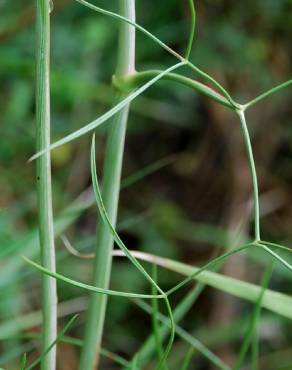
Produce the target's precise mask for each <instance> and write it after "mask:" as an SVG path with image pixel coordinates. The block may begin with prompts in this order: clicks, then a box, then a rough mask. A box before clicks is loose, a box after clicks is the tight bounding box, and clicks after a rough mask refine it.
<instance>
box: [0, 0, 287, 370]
mask: <svg viewBox="0 0 292 370" xmlns="http://www.w3.org/2000/svg"><path fill="white" fill-rule="evenodd" d="M92 2H93V3H94V4H96V5H99V6H101V7H104V8H106V9H110V10H113V11H117V1H116V0H114V1H110V2H109V1H105V0H99V1H92ZM136 3H137V22H138V23H139V24H141V25H143V26H144V27H145V28H147V29H148V30H150V31H151V32H153V33H154V34H155V35H156V36H158V37H159V38H160V39H162V40H163V41H164V42H165V43H167V44H168V45H169V46H171V47H172V48H173V49H175V50H177V51H178V52H180V53H184V50H185V48H186V43H187V38H188V31H189V23H190V14H189V8H188V2H187V1H186V0H180V1H178V0H167V1H166V0H164V1H153V0H144V1H142V0H137V1H136ZM34 7H35V2H34V1H31V0H26V1H22V0H14V1H13V2H11V1H7V0H1V1H0V12H1V17H0V42H1V48H0V81H1V91H0V97H1V98H0V111H1V116H0V120H1V141H0V170H1V176H0V188H1V192H0V205H1V210H0V241H1V253H0V255H1V256H2V259H1V270H3V273H2V277H1V280H2V283H1V284H2V285H1V292H0V318H1V323H0V339H1V344H0V352H1V355H0V366H2V367H4V368H5V369H16V368H18V367H17V363H18V361H19V358H20V356H21V354H22V353H23V352H24V351H29V358H30V359H33V358H35V357H36V356H37V354H38V349H39V345H38V341H35V340H32V339H27V338H25V339H24V338H21V336H20V333H22V334H25V333H32V332H33V333H35V334H39V332H40V330H41V329H40V322H39V313H38V310H39V309H40V275H39V274H38V273H34V274H32V273H30V270H31V269H30V268H27V267H26V266H25V264H24V263H23V262H22V261H21V259H20V257H19V255H20V254H26V249H25V248H28V245H29V243H30V245H29V246H30V248H33V249H37V248H38V247H37V245H36V243H35V239H33V238H35V231H34V230H35V227H36V222H37V221H36V217H37V213H36V197H35V164H34V163H30V164H28V163H27V160H28V158H29V157H30V156H31V155H32V154H33V153H34V152H35V103H34V99H35V98H34V93H35V61H34V56H35V27H34V21H35V11H34ZM196 10H197V27H196V39H195V42H194V48H193V51H192V53H191V59H192V61H194V63H195V64H196V65H198V66H199V67H200V68H202V69H203V70H205V71H206V72H208V73H209V74H210V75H211V76H213V77H214V78H216V79H217V80H218V81H219V82H220V83H221V84H222V85H223V86H224V87H226V89H227V90H228V91H229V92H230V94H231V96H232V97H233V98H234V99H235V100H237V101H239V102H241V103H244V102H247V101H248V100H251V99H252V98H254V97H256V96H257V95H259V94H260V93H262V92H264V91H265V90H267V89H269V88H271V87H273V86H275V85H276V84H278V83H280V82H283V81H285V80H288V79H289V78H291V67H292V66H291V60H292V43H291V25H292V2H291V0H252V1H251V0H245V1H236V2H234V1H228V0H203V1H198V2H197V4H196ZM117 31H118V23H117V21H115V20H113V19H111V18H108V17H105V16H102V15H99V14H97V13H95V12H93V11H91V10H89V9H87V8H85V7H83V6H81V5H80V4H78V3H76V2H74V1H73V0H54V9H53V12H52V55H51V78H52V80H51V102H52V141H56V140H57V139H59V138H61V137H63V136H65V135H66V134H68V133H70V132H72V131H74V130H75V129H77V128H79V127H81V126H82V125H84V124H86V123H89V122H90V121H92V120H93V119H95V118H96V117H98V116H99V115H101V114H102V113H103V112H105V111H106V110H107V109H108V108H109V107H110V106H111V103H112V97H113V91H112V88H111V76H112V75H113V73H114V69H115V63H116V55H117ZM136 60H137V64H136V66H137V70H146V69H151V68H159V69H162V68H165V67H167V66H170V65H171V64H173V63H174V62H175V60H174V58H173V57H172V56H171V55H169V54H167V53H166V52H165V51H164V50H162V49H161V48H159V46H157V45H156V44H154V43H153V41H151V40H150V39H148V38H146V36H144V35H143V34H141V33H139V32H138V33H137V59H136ZM183 72H185V73H186V74H187V75H189V76H191V77H192V78H197V76H196V75H195V74H194V73H193V72H192V71H191V72H189V71H188V70H184V71H183ZM291 97H292V92H291V89H290V90H289V89H287V90H283V91H282V92H281V93H279V94H277V95H275V96H273V97H271V98H269V99H266V100H265V101H262V102H261V103H259V104H258V105H257V106H254V107H253V108H251V109H250V110H249V111H248V113H247V122H248V126H249V128H250V132H251V136H252V143H253V148H254V154H255V159H256V164H257V171H258V176H259V184H260V195H261V212H262V234H263V237H264V239H269V240H273V241H278V242H281V243H285V244H286V245H288V246H289V243H290V245H291V239H292V227H291V226H292V207H291V204H292V202H291V198H292V196H291V195H292V194H291V188H292V185H291V181H292V167H291V157H292V145H291V143H292V125H291V123H292V122H291V116H292V104H291V103H292V100H291ZM97 135H98V137H97V154H98V172H99V175H100V176H101V175H102V162H103V155H104V145H105V129H104V126H103V127H101V128H100V129H98V130H97ZM89 142H90V135H87V136H86V137H82V138H81V139H78V140H76V141H74V142H72V143H70V144H68V145H66V146H63V147H61V148H60V149H57V150H55V151H53V152H52V167H53V191H54V210H55V215H58V214H60V212H61V211H62V210H63V209H64V208H65V207H67V206H68V205H69V204H70V203H71V202H72V201H73V200H74V199H75V198H76V197H78V196H79V195H80V194H81V193H83V192H84V191H86V189H88V187H90V184H91V179H90V173H89ZM152 164H154V167H156V170H153V168H152V167H150V170H151V169H152V170H151V171H150V172H151V173H150V174H148V175H147V171H146V173H145V174H144V175H142V177H141V179H140V180H139V181H136V182H135V183H132V184H129V185H128V186H125V188H124V189H123V190H122V192H121V198H120V210H119V229H120V233H121V236H122V238H123V240H124V241H125V242H126V244H127V245H128V246H129V247H130V248H132V249H139V250H143V251H147V252H151V253H155V254H158V255H163V256H167V257H170V258H175V259H178V260H180V261H185V262H188V263H190V264H194V265H199V264H202V263H203V262H204V261H206V260H208V259H210V258H211V257H212V256H214V255H215V254H217V253H219V252H220V251H223V250H224V247H226V246H227V245H228V246H235V245H239V244H241V243H242V241H243V240H246V239H249V237H250V235H251V234H250V231H251V221H252V220H251V179H250V176H249V168H248V163H247V159H246V153H245V149H244V146H243V142H242V137H241V133H240V127H239V122H238V120H237V118H236V116H235V115H234V114H233V113H232V112H229V111H228V109H226V108H223V107H221V106H219V105H218V104H216V103H214V102H213V101H211V100H210V99H208V98H206V97H203V96H201V95H199V94H197V93H196V92H194V91H192V90H190V89H188V88H186V87H183V86H180V85H176V84H175V83H171V82H158V83H157V84H156V85H155V87H152V88H151V89H149V91H147V92H146V93H145V94H143V96H141V97H139V98H138V99H137V100H136V101H135V102H134V103H133V105H132V109H131V114H130V118H129V125H128V133H127V139H126V148H125V156H124V167H123V178H124V179H125V178H127V177H128V176H129V175H132V174H134V173H136V172H137V171H140V170H144V169H145V168H146V170H147V169H148V170H149V167H148V166H149V165H152ZM97 217H98V216H97V210H96V208H95V207H89V208H88V210H87V211H86V212H83V213H82V215H81V217H79V218H78V220H77V221H76V222H74V223H73V225H71V226H70V228H68V229H67V230H66V236H67V237H68V239H69V240H70V241H71V243H72V244H73V245H74V247H75V248H76V249H78V250H80V251H83V252H92V251H94V239H95V236H94V235H95V226H96V220H97ZM32 240H34V242H33V241H32ZM33 243H34V244H33ZM57 250H58V258H59V259H60V260H61V261H62V263H59V264H58V270H59V271H60V272H62V273H64V274H66V275H68V276H72V277H74V278H75V279H80V280H82V281H87V282H90V277H91V265H92V263H91V262H92V261H91V260H83V259H78V258H76V257H74V256H71V255H70V254H69V253H68V252H67V251H66V249H65V248H64V246H63V243H62V242H61V241H60V239H59V238H58V239H57ZM265 264H266V261H265V260H262V259H261V260H260V261H259V260H257V259H256V258H255V255H246V256H243V255H240V256H236V257H234V258H231V259H230V260H229V261H228V262H227V263H226V264H225V265H224V268H223V269H222V271H223V272H224V273H226V274H229V275H231V276H234V277H237V278H240V279H244V280H247V281H253V282H256V283H259V281H260V279H261V274H262V271H263V268H264V266H265ZM180 278H181V277H180V276H178V275H176V274H172V273H169V272H166V271H164V270H162V269H161V270H160V269H159V282H160V283H161V285H162V286H163V287H165V288H169V287H171V286H172V285H174V284H175V283H176V282H178V281H179V279H180ZM270 286H271V287H272V288H273V289H278V290H281V291H283V292H286V293H288V294H291V293H292V288H291V286H292V284H291V276H290V275H287V274H286V273H285V271H283V270H282V269H277V270H276V271H275V273H274V275H273V278H272V280H271V282H270ZM112 287H113V288H114V289H123V290H125V289H127V290H129V291H143V290H144V291H146V290H147V289H149V288H148V285H147V283H145V281H144V279H143V277H141V276H140V275H139V273H137V272H136V271H135V270H134V268H132V267H130V265H129V263H128V262H126V261H117V262H115V264H114V268H113V273H112ZM187 291H188V288H186V289H185V290H183V291H182V292H181V293H178V294H177V295H176V296H175V297H174V299H173V305H174V306H175V304H176V302H178V301H179V299H180V298H181V297H182V296H183V294H184V293H186V292H187ZM85 296H86V293H84V292H82V291H80V290H78V289H75V288H73V287H71V286H68V285H65V284H62V283H60V284H59V300H60V302H64V301H66V300H71V299H73V301H72V304H70V305H69V306H70V307H71V308H72V307H74V304H75V305H76V307H77V308H76V311H78V307H79V306H78V305H80V306H81V308H80V310H83V309H84V307H83V306H84V304H85V303H84V299H85ZM82 305H83V306H82ZM82 307H83V308H82ZM161 309H162V308H161ZM251 309H252V305H249V304H247V303H244V302H242V301H239V300H235V299H233V298H231V297H229V296H227V295H223V293H219V292H217V291H215V290H213V289H210V288H206V289H205V290H204V292H203V294H202V295H201V296H200V298H199V299H198V301H197V303H196V305H195V306H194V308H193V309H192V310H191V311H190V313H189V314H188V315H187V316H186V318H185V319H184V320H183V322H182V325H183V326H184V327H185V328H186V330H188V331H190V332H192V333H194V335H196V336H197V337H198V338H199V339H201V340H202V341H204V343H206V344H207V345H209V346H210V348H211V349H212V350H214V351H216V353H217V354H218V355H219V356H221V357H222V358H224V359H225V360H226V361H227V362H229V363H232V362H233V359H234V356H235V355H236V353H237V351H238V348H239V346H240V343H241V340H242V335H243V333H244V332H243V329H244V327H243V326H242V325H241V322H242V321H240V320H242V319H243V318H244V317H245V316H248V315H249V313H250V312H251V311H250V310H251ZM72 311H74V309H73V310H72ZM66 312H67V311H66V309H64V313H63V316H66ZM69 313H70V310H69ZM37 315H38V316H37ZM84 319H85V316H84V315H81V316H80V318H79V320H78V325H76V326H75V327H74V328H73V329H72V330H71V334H72V335H73V336H76V337H80V338H81V335H82V332H83V322H84ZM65 321H66V318H65V319H63V318H61V319H60V327H62V326H63V325H64V322H65ZM21 325H22V326H21ZM149 328H150V318H149V317H147V316H146V314H145V313H144V312H143V311H141V310H140V309H139V308H137V307H136V306H135V305H134V304H133V303H132V302H130V301H128V300H125V299H118V298H110V299H109V307H108V316H107V321H106V330H105V335H104V346H105V347H106V348H109V349H111V350H112V351H114V352H117V353H119V354H121V355H123V356H125V357H127V358H130V357H131V355H133V354H134V353H135V351H136V350H137V349H138V348H139V346H140V345H141V344H142V343H143V340H144V339H145V338H146V337H147V335H148V334H149ZM219 329H220V330H219ZM291 329H292V326H291V323H290V322H289V321H288V320H284V319H280V318H277V317H275V316H274V315H271V314H269V313H266V312H264V314H263V318H262V325H261V329H260V339H261V357H260V368H261V369H267V370H269V369H271V370H275V369H292V349H289V348H291V342H292V337H291ZM215 333H217V334H218V333H221V334H220V335H221V336H220V335H219V334H218V335H217V337H216V336H215ZM187 348H188V347H186V346H185V345H184V344H182V342H180V341H179V340H178V341H177V342H176V344H175V346H174V350H173V355H172V356H171V359H170V364H171V368H173V369H177V368H178V366H179V365H178V363H179V362H177V361H179V360H180V356H182V355H183V354H184V353H185V350H186V349H187ZM60 351H61V353H62V356H60V357H59V368H60V369H62V370H67V369H68V370H69V369H70V370H74V369H77V367H76V366H77V363H78V357H79V353H78V349H76V348H75V347H73V346H71V345H65V344H62V345H61V346H60ZM279 358H280V359H281V364H279ZM280 365H281V367H279V366H280ZM102 366H103V367H102V368H103V369H116V368H118V367H115V366H114V365H113V363H112V362H111V361H109V360H103V363H102ZM192 366H193V367H191V368H192V369H211V367H210V366H209V365H208V364H207V362H206V361H205V360H204V359H203V358H201V357H199V356H198V357H196V361H193V363H192ZM285 366H286V367H285ZM149 368H151V366H150V367H149ZM247 368H248V365H247Z"/></svg>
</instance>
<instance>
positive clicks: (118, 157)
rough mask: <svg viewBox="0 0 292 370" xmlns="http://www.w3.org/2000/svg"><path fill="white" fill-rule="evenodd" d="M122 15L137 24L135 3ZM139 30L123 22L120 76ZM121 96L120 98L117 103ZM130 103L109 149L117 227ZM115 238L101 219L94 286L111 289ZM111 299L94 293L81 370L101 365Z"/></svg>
mask: <svg viewBox="0 0 292 370" xmlns="http://www.w3.org/2000/svg"><path fill="white" fill-rule="evenodd" d="M119 4H120V12H121V14H122V15H124V16H126V17H128V18H129V19H131V20H132V21H135V1H134V0H120V2H119ZM134 63H135V28H134V27H132V26H131V25H129V24H126V23H121V25H120V35H119V50H118V64H117V68H116V74H117V75H118V76H119V75H127V74H130V73H133V72H134V71H135V66H134ZM120 99H121V97H120V96H118V97H117V100H120ZM128 112H129V104H128V105H126V106H125V107H124V108H123V109H122V110H121V111H120V112H119V113H118V114H117V115H116V116H115V117H114V119H113V121H112V122H111V123H110V125H109V128H108V138H107V148H106V156H105V163H104V179H103V199H104V203H105V207H106V210H107V212H108V215H109V217H110V220H111V222H112V223H113V224H116V219H117V209H118V201H119V192H120V177H121V168H122V160H123V152H124V140H125V133H126V127H127V119H128ZM112 247H113V237H112V235H111V233H110V231H109V230H108V228H107V226H106V225H104V223H103V221H102V220H100V222H99V225H98V230H97V248H96V257H95V263H94V276H93V283H94V285H95V286H97V287H100V288H108V286H109V280H110V273H111V265H112ZM106 304H107V296H106V295H100V294H98V295H97V294H91V296H90V304H89V310H88V316H87V321H86V328H85V337H84V344H83V347H82V351H81V360H80V370H93V369H96V368H97V366H98V361H99V351H100V346H101V339H102V333H103V326H104V318H105V311H106Z"/></svg>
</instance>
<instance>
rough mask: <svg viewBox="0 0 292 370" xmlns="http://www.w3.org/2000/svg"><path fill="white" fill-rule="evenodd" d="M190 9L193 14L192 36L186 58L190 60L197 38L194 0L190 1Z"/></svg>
mask: <svg viewBox="0 0 292 370" xmlns="http://www.w3.org/2000/svg"><path fill="white" fill-rule="evenodd" d="M189 7H190V12H191V29H190V35H189V40H188V46H187V51H186V55H185V58H186V59H187V60H188V59H189V58H190V54H191V51H192V46H193V41H194V37H195V29H196V9H195V5H194V0H189Z"/></svg>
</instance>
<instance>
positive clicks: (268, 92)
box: [243, 80, 292, 109]
mask: <svg viewBox="0 0 292 370" xmlns="http://www.w3.org/2000/svg"><path fill="white" fill-rule="evenodd" d="M291 85H292V80H288V81H286V82H283V83H281V84H280V85H278V86H275V87H273V88H272V89H270V90H268V91H266V92H264V93H263V94H261V95H259V96H257V97H256V98H255V99H253V100H251V101H249V102H248V103H246V104H244V105H243V108H244V109H247V108H249V107H251V106H253V105H255V104H257V103H258V102H260V101H261V100H263V99H265V98H268V97H269V96H271V95H273V94H275V93H276V92H278V91H281V90H282V89H285V88H286V87H289V86H291Z"/></svg>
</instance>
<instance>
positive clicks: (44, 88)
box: [36, 0, 57, 370]
mask: <svg viewBox="0 0 292 370" xmlns="http://www.w3.org/2000/svg"><path fill="white" fill-rule="evenodd" d="M36 22H37V75H36V77H37V87H36V124H37V127H36V144H37V151H40V150H43V149H45V148H47V147H48V146H49V145H50V78H49V76H50V4H49V0H37V18H36ZM37 196H38V217H39V241H40V252H41V263H42V265H43V266H44V267H46V268H47V269H48V270H50V271H55V268H56V267H55V245H54V226H53V210H52V187H51V158H50V152H47V153H45V154H44V155H42V156H41V157H39V158H38V160H37ZM42 310H43V349H44V350H45V349H47V348H48V347H49V345H50V344H51V343H52V342H53V341H54V340H55V339H56V336H57V290H56V280H55V279H53V278H51V277H49V276H47V275H43V277H42ZM41 368H42V370H55V368H56V348H55V347H54V348H52V349H51V351H50V352H49V353H48V354H47V355H46V356H45V357H44V358H43V360H42V365H41Z"/></svg>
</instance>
